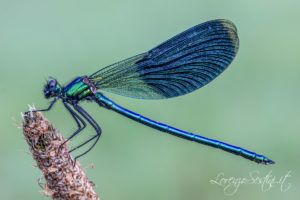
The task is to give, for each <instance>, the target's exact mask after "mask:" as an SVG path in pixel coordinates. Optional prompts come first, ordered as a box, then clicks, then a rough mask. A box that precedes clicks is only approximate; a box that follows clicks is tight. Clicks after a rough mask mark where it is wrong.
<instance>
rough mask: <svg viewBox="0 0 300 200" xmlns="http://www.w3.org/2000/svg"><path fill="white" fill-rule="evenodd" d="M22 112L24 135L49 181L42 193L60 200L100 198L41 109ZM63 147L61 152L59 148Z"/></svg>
mask: <svg viewBox="0 0 300 200" xmlns="http://www.w3.org/2000/svg"><path fill="white" fill-rule="evenodd" d="M30 110H31V112H28V113H26V114H24V115H22V118H23V134H24V136H25V140H26V142H27V144H28V145H29V149H30V152H31V153H32V156H33V158H34V159H35V161H36V163H37V167H39V168H40V169H41V171H42V174H43V176H44V178H45V180H46V183H45V184H44V186H43V187H44V191H42V192H41V193H42V194H44V195H46V196H51V197H52V198H53V199H59V200H65V199H66V200H71V199H72V200H85V199H92V200H99V197H98V196H97V194H96V193H95V192H94V190H93V186H94V184H93V183H92V182H90V181H88V179H87V177H86V175H85V173H84V171H83V169H82V168H81V167H80V164H79V163H78V162H76V164H75V166H74V161H73V160H72V157H71V155H70V154H69V152H68V149H67V144H64V145H62V146H61V147H60V145H61V144H62V143H63V142H64V139H63V137H62V136H61V134H60V133H58V132H57V131H56V130H55V128H54V127H53V126H52V124H50V123H49V121H48V120H47V119H45V118H44V116H43V115H42V113H40V112H32V111H34V108H32V107H31V108H30ZM59 148H60V150H59V151H58V149H59Z"/></svg>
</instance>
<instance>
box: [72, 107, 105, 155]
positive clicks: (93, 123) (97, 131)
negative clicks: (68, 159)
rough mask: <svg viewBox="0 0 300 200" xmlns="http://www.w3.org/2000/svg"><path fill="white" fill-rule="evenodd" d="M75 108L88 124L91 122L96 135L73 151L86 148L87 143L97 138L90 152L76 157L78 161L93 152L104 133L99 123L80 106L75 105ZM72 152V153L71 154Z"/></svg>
mask: <svg viewBox="0 0 300 200" xmlns="http://www.w3.org/2000/svg"><path fill="white" fill-rule="evenodd" d="M73 107H74V109H75V110H76V111H77V112H78V113H80V114H81V115H82V116H83V117H84V118H85V119H86V120H87V121H88V122H89V124H91V126H92V127H93V128H94V129H95V130H96V135H94V136H93V137H91V138H90V139H88V140H87V141H85V142H83V143H82V144H80V145H79V146H77V147H75V148H74V149H72V150H71V151H74V150H76V149H78V148H80V147H82V146H84V145H86V144H87V143H89V142H90V141H92V140H94V139H95V138H96V140H95V142H94V143H93V144H92V146H91V147H90V148H89V149H88V150H86V151H85V152H83V153H82V154H80V155H78V156H76V157H75V160H76V159H77V158H79V157H81V156H83V155H85V154H87V153H88V152H89V151H90V150H92V149H93V147H94V146H95V144H96V143H97V142H98V140H99V138H100V136H101V132H102V130H101V128H100V126H99V125H98V123H97V122H96V121H95V120H94V119H93V118H92V117H91V116H90V115H89V114H88V113H87V112H86V111H85V110H84V109H83V108H82V107H80V106H79V105H77V104H74V105H73ZM71 151H70V152H71Z"/></svg>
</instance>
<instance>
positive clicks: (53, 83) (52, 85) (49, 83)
mask: <svg viewBox="0 0 300 200" xmlns="http://www.w3.org/2000/svg"><path fill="white" fill-rule="evenodd" d="M48 85H49V86H50V87H54V86H56V80H55V79H50V80H49V81H48Z"/></svg>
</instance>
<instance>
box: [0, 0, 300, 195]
mask: <svg viewBox="0 0 300 200" xmlns="http://www.w3.org/2000/svg"><path fill="white" fill-rule="evenodd" d="M299 9H300V2H299V1H296V0H286V1H279V0H263V1H261V0H253V1H238V0H226V1H224V0H185V1H180V0H152V1H145V0H128V1H121V0H105V1H102V0H101V1H99V0H98V1H96V0H91V1H74V0H63V1H62V0H51V1H49V0H48V1H40V0H27V1H21V0H0V69H1V73H0V81H1V82H0V99H1V114H0V120H1V127H2V129H1V139H0V158H1V161H0V162H1V164H0V199H5V200H10V199H48V198H46V197H43V196H42V195H41V194H39V191H40V190H41V188H40V187H39V186H38V184H37V179H38V178H39V177H40V171H39V170H38V169H37V168H33V167H32V165H33V164H35V163H34V161H33V160H32V158H31V156H30V155H28V154H27V153H26V152H28V151H29V150H28V146H27V144H26V143H25V141H24V139H23V135H22V132H21V130H20V129H17V127H16V126H15V125H14V124H15V122H14V120H12V118H14V119H16V120H17V121H18V122H19V123H21V118H20V112H21V111H23V112H24V111H26V110H27V109H28V107H27V104H34V105H35V106H36V107H37V108H45V107H47V106H48V101H47V100H45V99H44V97H43V94H42V88H43V85H44V83H45V78H48V77H49V76H53V77H55V78H57V80H58V81H59V82H60V83H62V84H66V83H68V82H69V81H71V80H72V79H73V78H75V77H76V76H80V75H89V74H91V73H93V72H94V71H96V70H98V69H99V68H101V67H104V66H106V65H109V64H112V63H114V62H116V61H119V60H121V59H125V58H127V57H130V56H133V55H136V54H139V53H141V52H145V51H147V50H149V49H151V48H152V47H154V46H156V45H158V44H160V43H161V42H163V41H164V40H166V39H168V38H170V37H172V36H174V35H175V34H177V33H180V32H181V31H183V30H185V29H187V28H190V27H192V26H194V25H196V24H199V23H202V22H205V21H207V20H211V19H218V18H224V19H229V20H231V21H233V22H234V23H235V24H236V26H237V28H238V33H239V37H240V49H239V52H238V54H237V57H236V59H235V60H234V62H233V63H232V64H231V66H230V67H229V68H228V69H227V70H226V71H225V72H224V73H223V74H222V75H221V76H220V77H218V78H217V79H216V80H215V81H213V82H212V83H210V84H209V85H207V86H206V87H204V88H202V89H201V90H198V91H196V92H194V93H192V94H188V95H185V96H182V97H178V98H174V99H170V100H160V101H146V100H136V99H130V98H125V97H120V96H117V95H113V94H107V93H105V94H106V95H107V96H108V97H110V98H111V99H112V100H114V101H115V102H117V103H119V104H120V105H122V106H124V107H126V108H128V109H131V110H132V111H135V112H138V113H140V114H142V115H145V116H146V117H149V118H151V119H153V120H156V121H159V122H163V123H167V124H169V125H173V126H175V127H177V128H180V129H183V130H186V131H191V132H194V133H197V134H199V135H203V136H206V137H209V138H213V139H218V140H221V141H224V142H228V143H230V144H233V145H238V146H241V147H244V148H246V149H249V150H252V151H255V152H257V153H261V154H264V155H266V156H268V157H269V158H271V159H272V160H275V161H276V164H275V165H272V166H264V165H258V164H256V163H254V162H250V161H248V160H246V159H243V158H241V157H238V156H234V155H231V154H229V153H226V152H223V151H220V150H217V149H213V148H210V147H207V146H203V145H199V144H196V143H192V142H189V141H185V140H182V139H179V138H176V137H172V136H169V135H167V134H164V133H161V132H158V131H156V130H153V129H151V128H148V127H146V126H143V125H140V124H138V123H135V122H133V121H131V120H129V119H126V118H124V117H122V116H120V115H118V114H116V113H114V112H111V111H109V110H105V109H103V108H99V107H98V105H96V104H92V103H82V104H81V105H82V106H83V107H84V108H86V109H87V110H88V111H89V112H90V113H91V115H92V116H93V117H94V118H95V119H96V120H97V121H98V122H99V124H100V125H101V127H102V129H103V135H102V137H101V139H100V141H99V143H98V145H97V146H96V147H95V148H94V150H93V151H92V152H90V153H89V154H88V155H86V156H85V157H84V158H82V159H80V160H79V161H80V163H81V164H82V165H83V166H87V165H89V164H90V163H94V164H95V168H94V169H88V170H87V175H88V177H89V178H90V179H91V180H92V181H93V182H94V183H96V185H97V187H96V189H95V190H96V191H97V193H98V194H99V195H100V197H101V199H104V200H117V199H118V200H120V199H122V200H127V199H128V200H129V199H130V200H135V199H136V200H139V199H143V200H153V199H155V200H182V199H187V200H200V199H205V200H210V199H213V200H215V199H244V200H246V199H273V200H275V199H297V196H298V198H299V195H300V192H299V187H300V175H299V172H300V160H299V157H298V155H299V139H300V136H299V130H300V127H299V119H300V106H299V102H300V94H299V84H300V79H299V76H300V68H299V63H300V56H299V52H300V49H299V46H300V40H299V35H300V34H299V33H300V26H299V19H300V12H299ZM45 115H46V117H47V118H48V119H50V120H51V121H52V122H53V123H54V124H55V126H56V127H57V128H58V129H59V130H60V131H61V132H62V133H63V134H64V135H65V137H67V136H68V135H69V134H70V133H71V132H72V131H74V130H75V128H76V126H75V123H74V122H73V120H72V119H71V117H69V116H68V113H67V112H66V110H64V108H63V106H62V105H61V103H57V104H56V105H55V107H54V109H53V110H52V111H51V112H48V113H45ZM92 134H93V130H92V129H91V128H87V129H86V130H85V131H84V133H82V135H81V136H79V137H78V138H76V139H74V141H72V142H71V144H70V145H75V144H77V143H79V142H80V141H82V140H83V139H86V138H88V137H89V136H90V135H92ZM78 153H79V152H78ZM75 155H76V154H75ZM256 170H257V172H258V173H259V175H258V176H259V177H261V178H262V179H263V178H264V177H266V175H267V174H268V173H271V174H272V176H271V180H270V179H269V182H270V181H272V178H275V181H280V178H281V177H284V176H285V175H286V174H287V173H288V172H290V177H288V178H286V179H285V182H283V179H281V183H282V184H280V183H274V184H273V185H272V187H271V188H270V189H269V190H266V188H268V187H269V185H268V184H265V185H262V184H244V185H240V186H239V188H238V189H237V191H236V192H235V193H234V194H233V195H231V196H230V195H229V194H228V193H229V192H230V191H227V193H226V191H225V192H224V188H223V187H221V186H218V185H215V184H212V183H210V180H215V179H216V177H217V175H218V174H220V173H224V178H230V177H235V178H241V179H242V178H249V173H251V172H253V171H256ZM287 188H288V189H287ZM297 188H298V189H297ZM230 189H232V188H229V190H230ZM285 189H287V191H284V190H285Z"/></svg>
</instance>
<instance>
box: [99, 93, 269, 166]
mask: <svg viewBox="0 0 300 200" xmlns="http://www.w3.org/2000/svg"><path fill="white" fill-rule="evenodd" d="M95 96H96V100H97V102H98V103H99V105H101V106H104V107H106V108H108V109H111V110H114V111H116V112H117V113H120V114H121V115H123V116H126V117H128V118H130V119H133V120H135V121H137V122H139V123H142V124H145V125H147V126H150V127H152V128H155V129H157V130H160V131H163V132H166V133H169V134H171V135H174V136H177V137H180V138H183V139H186V140H191V141H195V142H198V143H201V144H205V145H208V146H212V147H215V148H220V149H222V150H224V151H227V152H230V153H233V154H236V155H240V156H242V157H244V158H246V159H249V160H252V161H255V162H257V163H262V164H273V163H274V162H273V161H272V160H270V159H268V158H267V157H265V156H263V155H259V154H256V153H254V152H251V151H248V150H246V149H243V148H240V147H236V146H233V145H230V144H226V143H224V142H220V141H217V140H212V139H209V138H206V137H202V136H199V135H195V134H193V133H189V132H186V131H182V130H179V129H176V128H174V127H171V126H168V125H166V124H162V123H159V122H156V121H153V120H151V119H148V118H146V117H143V116H141V115H139V114H137V113H134V112H132V111H130V110H127V109H125V108H123V107H121V106H119V105H118V104H116V103H114V102H113V101H111V100H110V99H108V98H107V97H105V96H103V95H102V94H100V93H96V94H95Z"/></svg>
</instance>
